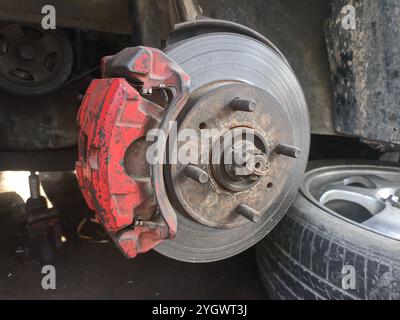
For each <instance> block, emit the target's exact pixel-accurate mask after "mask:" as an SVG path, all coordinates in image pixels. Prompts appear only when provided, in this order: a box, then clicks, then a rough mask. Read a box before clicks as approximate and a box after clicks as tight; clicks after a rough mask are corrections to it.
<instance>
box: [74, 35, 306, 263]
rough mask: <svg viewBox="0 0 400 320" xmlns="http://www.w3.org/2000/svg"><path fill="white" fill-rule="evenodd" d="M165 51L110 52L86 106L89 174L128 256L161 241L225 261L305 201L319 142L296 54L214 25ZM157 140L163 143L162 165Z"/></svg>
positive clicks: (162, 248)
mask: <svg viewBox="0 0 400 320" xmlns="http://www.w3.org/2000/svg"><path fill="white" fill-rule="evenodd" d="M165 53H166V55H167V56H165V55H163V54H162V53H161V52H159V51H158V50H155V49H151V48H143V47H138V48H135V49H133V48H130V49H125V50H123V51H122V52H121V53H119V54H117V55H115V56H113V57H108V58H106V59H104V60H103V66H102V71H103V77H104V78H105V79H103V80H97V81H96V82H94V83H93V85H91V87H90V88H89V90H88V93H87V94H86V96H85V99H84V102H83V104H82V107H81V111H80V117H79V119H80V120H79V122H80V126H81V129H80V132H81V133H80V148H79V149H80V161H79V162H78V165H77V172H78V177H79V181H80V184H81V188H82V189H83V190H84V194H85V198H86V199H87V201H88V203H89V205H90V206H91V207H92V208H93V209H95V210H96V213H97V215H98V217H99V220H101V221H102V222H103V224H104V225H105V227H106V229H107V230H108V231H109V232H110V234H111V235H112V238H113V239H114V240H115V242H116V243H117V245H118V246H119V248H120V249H121V250H122V251H123V252H124V253H125V254H126V255H127V256H128V257H134V256H136V254H138V253H142V252H146V251H147V250H149V249H151V248H153V247H154V248H155V249H156V250H157V251H159V252H161V253H162V254H165V255H167V256H169V257H172V258H175V259H178V260H183V261H192V262H205V261H215V260H220V259H223V258H226V257H229V256H232V255H234V254H236V253H239V252H241V251H243V250H245V249H247V248H248V247H250V246H251V245H253V244H255V243H256V242H257V241H259V240H260V239H261V238H263V237H264V236H265V235H266V234H267V233H268V232H269V231H270V230H271V229H272V228H273V227H274V226H275V224H276V223H277V222H278V221H279V220H280V218H281V217H282V216H283V214H284V212H285V211H286V209H287V208H288V206H289V204H290V203H291V202H292V200H293V199H294V196H295V194H296V192H297V188H298V186H299V184H300V181H301V176H302V174H303V172H304V170H305V165H306V161H307V153H308V148H309V122H308V114H307V109H306V104H305V100H304V97H303V94H302V91H301V89H300V86H299V84H298V82H297V80H296V78H295V77H294V75H293V73H292V71H291V69H290V67H289V66H288V65H287V62H286V60H284V59H283V58H282V57H281V56H280V55H279V54H277V53H276V51H275V50H274V48H269V47H268V46H266V45H265V44H263V43H261V42H258V41H257V40H254V39H251V38H248V37H245V36H242V35H237V34H224V33H221V34H219V33H218V34H209V35H204V36H200V37H197V38H193V39H189V40H187V41H185V42H181V43H178V44H175V45H174V46H173V47H171V48H168V49H167V50H166V52H165ZM183 70H185V72H184V71H183ZM186 73H187V74H188V75H189V76H190V82H191V85H190V88H189V87H187V88H186V86H187V84H188V80H189V77H188V76H187V75H186ZM125 79H127V80H128V81H126V80H125ZM178 84H180V86H179V85H178ZM171 87H173V89H174V90H169V89H170V88H171ZM139 93H141V95H140V94H139ZM164 98H165V99H164ZM187 98H188V99H187ZM171 99H172V101H171ZM164 100H165V101H164ZM167 101H168V102H167ZM171 121H172V122H171ZM174 127H175V129H176V130H175V129H174ZM153 129H159V130H158V131H156V132H158V133H157V134H155V135H153V133H152V132H153V131H154V130H153ZM164 134H165V135H166V137H167V139H166V140H165V141H164V140H163V139H162V136H163V135H164ZM153 138H154V139H153ZM146 140H147V141H146ZM149 141H153V142H155V145H159V146H161V148H160V149H157V152H156V154H157V156H156V157H155V158H156V160H157V161H155V162H151V161H150V162H149V158H148V155H149V153H150V154H151V151H154V150H153V148H152V145H151V143H150V142H149ZM96 159H101V161H100V162H99V163H98V161H97V160H96ZM153 160H154V159H153ZM160 160H163V161H161V162H160Z"/></svg>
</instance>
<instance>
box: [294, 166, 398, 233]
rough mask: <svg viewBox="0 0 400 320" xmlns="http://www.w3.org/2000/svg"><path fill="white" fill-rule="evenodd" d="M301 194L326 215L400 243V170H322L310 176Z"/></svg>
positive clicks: (316, 170)
mask: <svg viewBox="0 0 400 320" xmlns="http://www.w3.org/2000/svg"><path fill="white" fill-rule="evenodd" d="M301 191H302V193H303V194H304V195H305V196H306V197H307V198H308V199H309V200H311V201H312V202H313V203H315V204H316V205H317V206H319V207H320V208H322V209H323V210H325V211H326V212H329V213H331V214H334V215H336V216H340V217H342V218H344V219H346V220H347V221H352V222H353V223H355V224H357V225H359V226H361V227H363V228H367V229H369V230H371V231H374V232H376V233H379V234H382V235H385V236H387V237H389V238H392V239H396V240H400V168H397V167H387V166H373V165H337V166H331V167H329V166H327V167H321V168H318V169H315V170H312V171H309V172H308V173H307V174H306V176H305V177H304V182H303V186H302V189H301Z"/></svg>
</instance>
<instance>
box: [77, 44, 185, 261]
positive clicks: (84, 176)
mask: <svg viewBox="0 0 400 320" xmlns="http://www.w3.org/2000/svg"><path fill="white" fill-rule="evenodd" d="M102 76H103V79H99V80H93V81H92V83H91V85H90V86H89V88H88V90H87V92H86V95H85V97H84V100H83V102H82V105H81V108H80V111H79V115H78V125H79V129H80V130H79V159H78V162H77V164H76V172H77V176H78V181H79V185H80V187H81V189H82V192H83V195H84V197H85V200H86V202H87V204H88V206H89V207H90V208H91V209H92V210H95V212H96V217H97V219H98V220H99V221H100V222H101V223H102V224H103V225H104V227H105V229H106V230H107V231H108V232H109V234H110V235H111V237H112V238H113V240H114V241H115V242H116V244H117V246H118V247H119V248H120V249H121V250H122V252H123V253H124V254H125V255H126V256H127V257H129V258H133V257H135V256H136V255H137V254H139V253H144V252H147V251H148V250H150V249H152V248H153V247H155V246H156V245H157V244H159V243H160V242H162V241H164V240H166V239H171V238H173V237H174V236H175V233H176V228H177V225H176V215H175V212H174V210H173V209H172V207H171V206H170V204H169V202H168V203H167V206H166V204H165V199H166V195H165V194H163V193H165V189H164V186H163V177H162V165H160V164H157V165H153V166H152V167H151V168H150V169H151V170H150V172H151V175H152V176H151V177H149V179H147V183H149V181H150V178H151V179H152V183H151V189H152V192H150V193H149V190H148V189H149V188H148V184H146V183H145V182H144V180H146V179H144V180H143V179H135V177H132V176H131V175H128V173H127V170H126V167H125V163H124V159H125V157H126V154H127V150H128V148H129V147H131V146H132V145H133V146H135V145H134V143H135V142H137V141H140V140H143V139H144V138H145V137H146V134H147V132H148V131H149V130H150V129H154V128H160V129H161V130H162V131H164V133H165V134H168V133H169V131H168V130H169V129H168V126H166V123H165V122H166V121H167V120H171V119H173V118H174V117H176V116H177V114H178V113H179V111H180V110H181V109H182V108H183V106H184V105H185V103H186V101H187V98H188V92H189V76H188V75H187V74H186V73H185V72H184V71H183V70H182V69H181V68H180V67H179V66H178V65H177V64H176V63H175V62H173V61H172V60H170V59H169V58H168V57H167V56H166V55H165V54H164V53H163V52H161V51H159V50H157V49H153V48H144V47H136V48H127V49H125V50H123V51H121V52H120V53H118V54H117V55H115V56H111V57H105V58H104V59H103V61H102ZM135 85H138V86H140V87H141V88H142V90H143V91H142V92H149V91H151V90H153V89H160V88H171V89H172V88H173V90H171V92H173V99H172V101H171V102H170V103H169V106H168V107H167V108H164V107H162V106H159V105H157V104H155V103H153V102H150V101H149V100H147V99H145V98H144V97H143V96H141V95H140V94H139V92H138V91H137V90H136V89H135ZM159 150H162V151H165V149H159ZM141 159H142V162H143V163H137V165H138V166H149V167H150V165H149V164H148V163H144V162H145V161H146V159H145V158H144V157H142V158H141ZM152 206H154V210H153V211H151V210H150V212H151V213H150V214H149V213H148V211H149V210H147V209H148V208H149V207H152ZM144 208H145V209H146V210H144ZM141 211H146V214H143V212H141Z"/></svg>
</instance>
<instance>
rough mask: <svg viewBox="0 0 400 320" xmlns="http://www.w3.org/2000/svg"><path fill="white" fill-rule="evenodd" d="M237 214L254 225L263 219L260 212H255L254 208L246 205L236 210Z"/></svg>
mask: <svg viewBox="0 0 400 320" xmlns="http://www.w3.org/2000/svg"><path fill="white" fill-rule="evenodd" d="M236 212H237V213H238V214H240V215H241V216H243V217H245V218H246V219H248V220H250V221H251V222H254V223H256V222H258V221H259V220H260V217H261V215H260V213H258V211H256V210H254V209H253V208H250V207H249V206H247V205H245V204H240V205H238V206H237V208H236Z"/></svg>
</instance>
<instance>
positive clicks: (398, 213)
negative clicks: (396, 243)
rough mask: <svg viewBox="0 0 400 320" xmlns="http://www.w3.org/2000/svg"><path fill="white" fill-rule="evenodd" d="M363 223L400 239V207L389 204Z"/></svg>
mask: <svg viewBox="0 0 400 320" xmlns="http://www.w3.org/2000/svg"><path fill="white" fill-rule="evenodd" d="M362 225H363V226H365V227H367V228H370V229H372V230H376V231H379V232H381V233H383V234H386V235H388V236H389V237H392V238H395V239H398V240H400V209H398V208H396V207H393V206H391V205H390V204H388V205H387V207H386V208H385V209H384V210H383V211H382V212H380V213H378V214H376V215H375V216H373V217H372V218H370V219H368V220H367V221H365V222H363V223H362Z"/></svg>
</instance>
